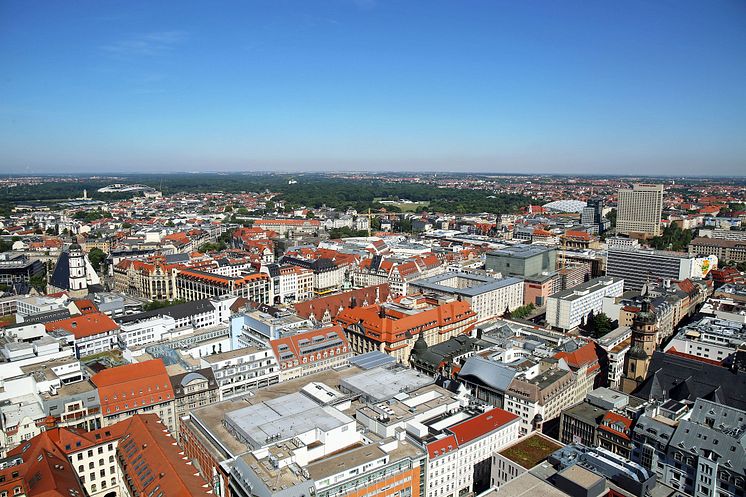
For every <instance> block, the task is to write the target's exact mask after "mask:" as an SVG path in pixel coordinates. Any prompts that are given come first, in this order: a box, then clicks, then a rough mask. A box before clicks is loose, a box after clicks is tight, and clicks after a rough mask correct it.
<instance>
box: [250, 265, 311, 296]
mask: <svg viewBox="0 0 746 497" xmlns="http://www.w3.org/2000/svg"><path fill="white" fill-rule="evenodd" d="M261 272H262V273H265V274H267V275H268V276H269V280H270V284H271V287H270V301H271V303H272V304H286V303H293V302H302V301H304V300H308V299H310V298H312V297H313V295H314V292H313V271H312V270H310V269H306V268H302V267H299V266H293V265H289V264H288V265H280V264H267V265H263V266H262V268H261Z"/></svg>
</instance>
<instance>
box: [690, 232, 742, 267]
mask: <svg viewBox="0 0 746 497" xmlns="http://www.w3.org/2000/svg"><path fill="white" fill-rule="evenodd" d="M689 253H690V254H692V255H700V256H708V255H714V256H716V257H717V258H718V260H721V261H724V262H730V261H734V262H746V240H728V239H725V238H706V237H699V238H695V239H694V240H692V241H691V242H690V243H689Z"/></svg>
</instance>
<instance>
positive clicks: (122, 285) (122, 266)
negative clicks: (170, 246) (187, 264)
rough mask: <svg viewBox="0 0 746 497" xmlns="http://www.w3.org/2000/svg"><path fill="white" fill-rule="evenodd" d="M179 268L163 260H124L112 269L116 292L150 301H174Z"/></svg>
mask: <svg viewBox="0 0 746 497" xmlns="http://www.w3.org/2000/svg"><path fill="white" fill-rule="evenodd" d="M179 267H180V266H179V265H178V264H168V263H166V262H165V260H163V259H161V258H155V259H154V260H152V261H139V260H135V259H124V260H122V261H120V262H119V263H118V264H115V265H114V266H113V268H112V271H113V274H114V290H115V291H117V292H122V293H126V294H127V295H131V296H133V297H140V298H144V299H148V300H174V299H176V298H177V297H176V273H177V272H178V269H179Z"/></svg>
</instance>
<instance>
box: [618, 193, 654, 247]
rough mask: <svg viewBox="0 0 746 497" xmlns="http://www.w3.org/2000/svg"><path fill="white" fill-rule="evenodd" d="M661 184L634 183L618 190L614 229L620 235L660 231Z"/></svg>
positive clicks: (647, 235)
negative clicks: (630, 186) (629, 186)
mask: <svg viewBox="0 0 746 497" xmlns="http://www.w3.org/2000/svg"><path fill="white" fill-rule="evenodd" d="M662 211H663V185H652V184H634V185H632V188H622V189H620V190H619V201H618V206H617V221H616V231H617V233H619V234H622V235H630V234H636V233H639V234H643V235H644V236H645V237H654V236H658V235H659V234H660V233H661V213H662Z"/></svg>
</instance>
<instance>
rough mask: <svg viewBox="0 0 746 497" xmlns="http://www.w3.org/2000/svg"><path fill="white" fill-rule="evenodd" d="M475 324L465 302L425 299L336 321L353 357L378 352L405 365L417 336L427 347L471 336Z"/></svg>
mask: <svg viewBox="0 0 746 497" xmlns="http://www.w3.org/2000/svg"><path fill="white" fill-rule="evenodd" d="M476 321H477V314H476V313H475V312H474V311H473V310H472V309H471V307H470V306H469V304H468V303H467V302H463V301H451V302H440V301H437V300H434V299H430V298H425V297H406V298H401V299H399V300H398V302H396V303H393V302H392V303H388V304H374V305H369V306H360V307H354V308H349V309H345V310H344V311H342V312H340V313H339V314H337V317H336V319H335V322H336V323H337V324H339V325H341V326H343V327H344V329H345V332H346V333H347V339H348V340H349V342H350V345H351V346H352V350H353V351H354V352H355V353H356V354H363V353H365V352H370V351H372V350H379V351H381V352H385V353H387V354H389V355H391V356H393V357H395V358H396V360H397V361H399V362H401V363H404V364H406V363H407V361H408V360H409V355H410V353H411V351H412V347H413V346H414V342H415V341H416V340H417V337H418V336H420V335H422V336H424V337H425V341H426V342H427V344H428V345H434V344H436V343H441V342H444V341H446V340H448V339H449V338H452V337H454V336H457V335H460V334H463V333H467V334H468V333H471V331H472V330H473V328H474V324H475V323H476Z"/></svg>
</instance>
